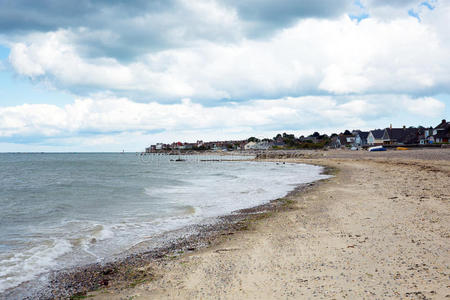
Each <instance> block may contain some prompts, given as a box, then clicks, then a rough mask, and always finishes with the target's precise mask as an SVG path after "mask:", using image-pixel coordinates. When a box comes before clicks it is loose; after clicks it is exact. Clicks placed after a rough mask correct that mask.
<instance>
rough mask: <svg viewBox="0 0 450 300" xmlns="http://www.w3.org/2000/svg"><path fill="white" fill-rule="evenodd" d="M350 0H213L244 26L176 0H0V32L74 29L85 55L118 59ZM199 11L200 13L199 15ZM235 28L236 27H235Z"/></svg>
mask: <svg viewBox="0 0 450 300" xmlns="http://www.w3.org/2000/svg"><path fill="white" fill-rule="evenodd" d="M350 2H351V1H350V0H314V1H310V0H309V1H305V0H278V1H269V0H265V1H257V0H248V1H237V0H222V1H217V3H218V5H220V6H223V7H224V9H229V11H230V12H232V11H235V12H237V15H238V17H239V18H240V22H241V23H242V24H244V25H243V26H242V27H239V28H236V27H230V26H229V25H228V26H227V24H222V22H221V21H222V20H215V21H214V22H213V24H211V22H210V21H206V20H205V19H207V17H208V16H206V15H205V14H208V12H207V11H204V12H198V11H195V10H192V9H191V7H190V6H195V5H196V4H198V3H197V2H189V1H179V0H151V1H147V0H134V1H125V0H109V1H108V0H99V1H94V0H77V1H60V0H40V1H35V0H0V7H1V9H0V33H3V34H6V35H19V36H20V35H23V34H26V33H29V32H48V31H55V30H58V29H70V30H71V31H73V36H72V38H73V40H72V42H73V44H75V45H77V47H78V48H79V50H80V53H81V54H82V55H83V56H85V57H114V58H116V59H118V60H120V61H129V60H133V59H134V58H135V57H137V56H139V55H141V54H144V53H148V52H154V51H158V50H162V49H167V48H176V47H185V46H189V45H190V44H193V43H195V42H196V41H198V40H208V41H212V42H226V43H229V42H234V41H236V40H238V39H239V38H240V37H242V35H249V36H267V35H268V34H271V33H273V32H274V31H276V30H278V29H280V28H283V27H285V26H287V25H290V24H291V23H292V22H294V21H295V20H298V19H299V18H307V17H332V16H336V15H339V14H341V13H343V12H344V11H345V9H346V7H347V6H348V5H349V3H350ZM201 13H203V15H201ZM237 27H238V26H237Z"/></svg>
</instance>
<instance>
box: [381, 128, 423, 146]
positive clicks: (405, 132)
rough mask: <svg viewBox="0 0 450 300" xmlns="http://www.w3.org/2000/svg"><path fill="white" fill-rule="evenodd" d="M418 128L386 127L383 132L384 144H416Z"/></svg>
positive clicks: (418, 133) (417, 141)
mask: <svg viewBox="0 0 450 300" xmlns="http://www.w3.org/2000/svg"><path fill="white" fill-rule="evenodd" d="M419 136H420V130H419V129H418V128H406V127H403V128H386V129H385V130H384V133H383V141H384V142H383V143H384V144H402V145H407V144H418V143H419Z"/></svg>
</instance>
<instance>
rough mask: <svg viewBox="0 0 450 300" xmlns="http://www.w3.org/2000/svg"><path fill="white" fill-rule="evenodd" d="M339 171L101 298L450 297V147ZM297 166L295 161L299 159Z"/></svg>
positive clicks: (340, 162) (344, 163)
mask: <svg viewBox="0 0 450 300" xmlns="http://www.w3.org/2000/svg"><path fill="white" fill-rule="evenodd" d="M317 157H318V158H315V159H307V160H300V159H296V161H300V162H306V163H313V164H321V165H326V166H331V167H336V168H337V169H338V170H339V172H338V173H337V174H336V177H334V178H332V179H330V180H327V181H326V182H324V183H322V184H320V185H318V186H317V187H315V188H313V189H312V190H310V191H308V192H305V193H302V194H298V195H297V196H296V199H295V200H296V203H295V204H294V205H293V209H291V210H288V211H284V212H280V213H276V214H274V215H272V216H270V217H268V218H265V219H262V220H259V221H257V222H256V223H254V224H252V226H250V227H249V229H248V230H245V231H240V232H237V233H235V234H233V235H230V236H227V238H225V240H224V241H222V242H220V243H219V244H218V245H215V246H213V247H211V248H207V249H204V250H202V251H200V252H193V253H190V254H185V255H182V256H180V257H178V258H175V259H172V260H170V259H166V260H164V261H163V262H158V263H155V264H153V265H150V266H149V269H148V270H151V272H152V273H153V274H156V277H155V279H154V280H152V281H149V282H144V283H140V284H137V285H136V286H134V287H128V288H118V287H112V288H108V289H106V290H102V291H97V292H95V293H94V294H91V295H94V296H95V297H96V298H97V299H130V298H131V299H160V298H162V299H285V298H288V299H308V298H318V299H333V298H335V299H343V298H348V299H386V298H395V299H430V298H431V299H443V298H450V251H449V250H450V243H449V241H450V239H449V238H450V218H449V214H450V209H449V208H450V149H442V150H434V149H433V150H412V151H405V152H400V151H398V152H394V151H388V152H386V153H376V154H373V153H368V152H358V153H357V154H355V153H352V152H350V151H340V152H339V151H328V152H322V153H321V154H320V155H317ZM290 161H292V160H290Z"/></svg>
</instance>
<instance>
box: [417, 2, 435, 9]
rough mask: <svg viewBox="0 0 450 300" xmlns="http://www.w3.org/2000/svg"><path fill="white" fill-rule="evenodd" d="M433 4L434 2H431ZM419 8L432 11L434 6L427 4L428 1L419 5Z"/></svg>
mask: <svg viewBox="0 0 450 300" xmlns="http://www.w3.org/2000/svg"><path fill="white" fill-rule="evenodd" d="M433 2H434V1H433ZM420 5H421V6H425V7H426V8H428V9H429V10H433V9H434V6H433V5H431V3H429V2H428V1H424V2H422V3H420Z"/></svg>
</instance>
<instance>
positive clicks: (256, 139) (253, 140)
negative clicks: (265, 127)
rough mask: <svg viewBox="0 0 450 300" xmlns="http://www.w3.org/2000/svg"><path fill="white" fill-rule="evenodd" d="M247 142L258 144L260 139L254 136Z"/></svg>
mask: <svg viewBox="0 0 450 300" xmlns="http://www.w3.org/2000/svg"><path fill="white" fill-rule="evenodd" d="M247 142H249V143H250V142H255V143H257V142H259V139H258V138H256V137H254V136H252V137H249V138H248V139H247Z"/></svg>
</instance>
